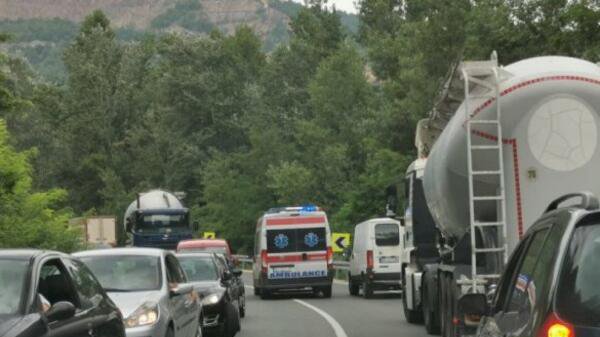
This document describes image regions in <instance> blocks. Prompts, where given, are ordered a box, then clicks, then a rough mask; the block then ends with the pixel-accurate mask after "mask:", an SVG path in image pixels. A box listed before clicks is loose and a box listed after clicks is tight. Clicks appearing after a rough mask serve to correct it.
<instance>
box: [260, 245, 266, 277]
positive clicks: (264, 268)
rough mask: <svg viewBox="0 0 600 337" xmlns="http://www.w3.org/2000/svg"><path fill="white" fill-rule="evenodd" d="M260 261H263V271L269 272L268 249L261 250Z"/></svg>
mask: <svg viewBox="0 0 600 337" xmlns="http://www.w3.org/2000/svg"><path fill="white" fill-rule="evenodd" d="M260 261H261V264H262V265H261V267H262V272H263V273H266V272H267V251H266V250H264V249H263V250H262V251H261V252H260Z"/></svg>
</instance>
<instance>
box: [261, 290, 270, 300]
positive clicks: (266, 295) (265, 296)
mask: <svg viewBox="0 0 600 337" xmlns="http://www.w3.org/2000/svg"><path fill="white" fill-rule="evenodd" d="M269 298H271V290H267V289H264V288H262V289H260V299H261V300H268V299H269Z"/></svg>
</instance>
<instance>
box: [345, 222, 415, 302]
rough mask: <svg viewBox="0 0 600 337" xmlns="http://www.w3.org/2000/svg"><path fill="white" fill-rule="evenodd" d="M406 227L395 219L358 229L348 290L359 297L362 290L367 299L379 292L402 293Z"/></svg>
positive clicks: (363, 225) (372, 223) (366, 223)
mask: <svg viewBox="0 0 600 337" xmlns="http://www.w3.org/2000/svg"><path fill="white" fill-rule="evenodd" d="M403 242H404V227H402V224H401V223H400V222H399V221H397V220H394V219H391V218H378V219H371V220H367V221H365V222H362V223H360V224H358V225H356V227H355V229H354V242H353V244H352V253H351V255H350V272H349V275H348V276H349V278H348V288H349V291H350V295H352V296H356V295H358V293H359V290H360V288H362V289H363V295H364V297H365V298H369V297H371V296H373V291H375V290H397V289H401V284H402V283H401V271H402V264H401V261H400V255H401V254H402V251H403V249H404V243H403Z"/></svg>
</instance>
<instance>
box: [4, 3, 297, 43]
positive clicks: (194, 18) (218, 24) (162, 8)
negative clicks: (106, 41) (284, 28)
mask: <svg viewBox="0 0 600 337" xmlns="http://www.w3.org/2000/svg"><path fill="white" fill-rule="evenodd" d="M281 4H283V3H279V4H270V3H269V2H268V1H266V0H262V1H261V0H179V1H173V0H52V1H47V0H0V20H18V19H25V20H27V19H54V18H59V19H63V20H67V21H71V22H79V21H81V20H82V19H83V18H84V17H85V16H86V15H87V14H89V13H90V12H91V11H93V10H96V9H100V10H102V11H104V12H105V13H106V15H107V16H108V17H109V18H110V19H111V22H112V23H113V24H114V25H115V27H121V28H125V27H127V28H130V29H137V30H148V29H172V30H184V31H185V30H188V31H191V32H204V31H206V30H210V29H212V28H219V29H221V30H222V31H224V32H231V31H232V30H234V29H235V27H236V26H238V25H240V24H246V25H249V26H251V27H253V28H254V29H255V30H256V31H257V32H258V33H259V34H261V35H263V36H266V35H267V34H268V33H269V32H270V31H272V30H273V29H275V28H276V27H277V25H279V24H281V23H286V22H287V20H288V19H289V16H288V15H287V13H284V12H282V11H281V10H280V9H277V7H281ZM278 5H279V6H278Z"/></svg>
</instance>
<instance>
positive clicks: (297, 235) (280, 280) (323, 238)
mask: <svg viewBox="0 0 600 337" xmlns="http://www.w3.org/2000/svg"><path fill="white" fill-rule="evenodd" d="M333 275H334V272H333V251H332V248H331V230H330V229H329V223H328V221H327V215H326V214H325V212H323V211H322V210H321V209H320V208H318V207H316V206H312V205H310V206H301V207H282V208H272V209H270V210H269V211H267V212H266V213H265V214H264V215H263V216H262V217H261V218H260V219H258V223H257V225H256V233H255V240H254V269H253V278H254V294H255V295H260V297H261V298H262V299H265V298H269V297H270V296H271V295H272V294H273V293H275V292H279V291H288V290H311V291H313V292H314V293H315V294H317V293H319V292H321V293H323V296H324V297H325V298H330V297H331V285H332V283H333Z"/></svg>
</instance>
